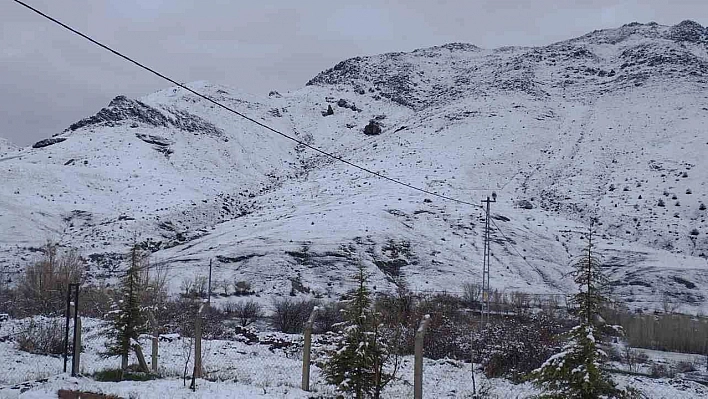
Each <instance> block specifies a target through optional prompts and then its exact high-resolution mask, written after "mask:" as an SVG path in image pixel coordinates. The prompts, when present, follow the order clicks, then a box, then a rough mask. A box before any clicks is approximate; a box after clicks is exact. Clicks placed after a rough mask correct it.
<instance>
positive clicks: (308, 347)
mask: <svg viewBox="0 0 708 399" xmlns="http://www.w3.org/2000/svg"><path fill="white" fill-rule="evenodd" d="M317 310H318V309H317V307H316V306H315V308H314V309H312V313H310V318H308V319H307V322H306V323H305V344H304V346H303V348H302V390H303V391H309V390H310V353H311V351H312V325H313V324H314V323H315V315H316V314H317Z"/></svg>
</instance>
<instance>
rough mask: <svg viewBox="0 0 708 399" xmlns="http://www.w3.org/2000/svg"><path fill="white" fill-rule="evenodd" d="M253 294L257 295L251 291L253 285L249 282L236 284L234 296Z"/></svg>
mask: <svg viewBox="0 0 708 399" xmlns="http://www.w3.org/2000/svg"><path fill="white" fill-rule="evenodd" d="M253 294H255V292H254V291H253V290H252V289H251V283H249V282H248V281H237V282H235V283H234V295H236V296H244V295H253Z"/></svg>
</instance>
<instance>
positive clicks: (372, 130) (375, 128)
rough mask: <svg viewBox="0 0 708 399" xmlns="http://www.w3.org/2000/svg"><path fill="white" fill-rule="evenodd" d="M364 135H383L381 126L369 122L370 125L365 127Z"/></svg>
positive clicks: (375, 122) (374, 122)
mask: <svg viewBox="0 0 708 399" xmlns="http://www.w3.org/2000/svg"><path fill="white" fill-rule="evenodd" d="M364 134H366V135H368V136H376V135H379V134H381V125H379V123H378V122H377V121H374V120H372V121H369V124H368V125H366V127H364Z"/></svg>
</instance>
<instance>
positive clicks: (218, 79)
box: [0, 0, 708, 145]
mask: <svg viewBox="0 0 708 399" xmlns="http://www.w3.org/2000/svg"><path fill="white" fill-rule="evenodd" d="M24 1H26V2H27V3H29V4H31V5H33V6H35V7H37V8H39V9H41V10H43V11H45V12H46V13H48V14H50V15H52V16H54V17H55V18H57V19H59V20H61V21H63V22H65V23H67V24H69V25H71V26H73V27H75V28H76V29H78V30H80V31H82V32H84V33H86V34H88V35H90V36H93V37H95V38H96V39H97V40H99V41H102V42H104V43H106V44H108V45H110V46H113V47H115V48H116V49H117V50H119V51H122V52H124V53H126V54H127V55H129V56H132V57H134V58H136V59H137V60H138V61H141V62H143V63H145V64H147V65H148V66H151V67H153V68H156V69H157V70H160V71H162V72H164V73H165V74H167V75H170V76H172V77H174V78H175V79H176V80H178V81H182V82H190V81H195V80H209V81H212V82H214V83H219V84H223V85H226V86H231V87H235V88H240V89H242V90H244V91H247V92H252V93H255V94H266V93H268V91H270V90H278V91H283V92H284V91H288V90H294V89H297V88H299V87H301V86H303V85H304V84H305V82H307V80H309V79H310V78H311V77H313V76H314V75H316V74H317V73H318V72H320V71H322V70H324V69H327V68H329V67H331V66H333V65H334V64H335V63H337V62H339V61H341V60H343V59H346V58H350V57H354V56H357V55H369V54H378V53H383V52H389V51H410V50H413V49H416V48H420V47H427V46H433V45H438V44H443V43H448V42H467V43H473V44H476V45H478V46H480V47H486V48H494V47H500V46H507V45H522V46H532V45H545V44H549V43H552V42H555V41H560V40H565V39H569V38H571V37H576V36H580V35H582V34H585V33H587V32H590V31H592V30H595V29H602V28H613V27H618V26H620V25H622V24H625V23H628V22H632V21H638V22H649V21H656V22H658V23H660V24H663V25H673V24H676V23H678V22H680V21H682V20H684V19H693V20H695V21H697V22H699V23H701V24H702V25H706V24H708V1H706V0H694V1H679V0H677V1H674V0H672V1H666V0H662V1H639V0H635V1H610V0H597V1H592V0H575V1H564V0H533V1H507V0H488V1H476V0H437V1H436V0H408V1H403V0H388V1H386V0H363V1H339V0H323V1H315V0H279V1H246V0H211V1H209V0H201V1H187V0H24ZM0 33H1V35H0V137H5V138H7V139H9V140H10V141H11V142H13V143H15V144H18V145H28V144H31V143H33V142H35V141H37V140H39V139H42V138H45V137H49V136H51V135H52V134H54V133H58V132H60V131H62V130H63V129H64V128H66V127H67V126H68V125H69V124H71V123H72V122H75V121H77V120H78V119H81V118H82V117H86V116H89V115H91V114H93V113H95V112H96V111H98V110H99V109H100V108H101V107H103V106H105V105H106V104H108V102H109V101H110V100H111V99H112V98H113V97H115V96H116V95H118V94H126V95H128V96H133V97H136V96H141V95H144V94H148V93H150V92H153V91H155V90H158V89H161V88H164V87H167V86H168V84H167V83H166V82H163V81H160V80H159V79H158V78H156V77H153V76H152V75H150V74H148V73H147V72H145V71H142V70H140V69H138V68H136V67H135V66H133V65H130V64H128V63H127V62H125V61H122V60H120V59H119V58H117V57H116V56H114V55H112V54H110V53H108V52H106V51H105V50H102V49H99V48H97V47H95V46H94V45H91V44H90V43H88V42H86V41H85V40H83V39H81V38H79V37H78V36H74V35H71V34H70V33H68V32H67V31H63V30H61V29H60V28H58V27H57V26H55V25H52V24H50V23H49V22H48V21H46V20H44V19H42V18H40V17H39V16H38V15H36V14H34V13H32V12H30V11H29V10H27V9H25V8H23V7H21V6H20V5H18V4H16V3H15V2H14V1H12V0H0Z"/></svg>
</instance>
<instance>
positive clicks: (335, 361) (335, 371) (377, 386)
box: [324, 265, 397, 399]
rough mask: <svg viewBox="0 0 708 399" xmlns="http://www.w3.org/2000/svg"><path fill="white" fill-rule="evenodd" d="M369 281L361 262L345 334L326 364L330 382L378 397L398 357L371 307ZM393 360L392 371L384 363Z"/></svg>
mask: <svg viewBox="0 0 708 399" xmlns="http://www.w3.org/2000/svg"><path fill="white" fill-rule="evenodd" d="M367 281H368V275H367V273H366V271H365V269H364V267H363V266H362V265H360V266H359V271H358V274H357V282H358V286H357V288H356V290H354V292H353V293H352V299H351V300H350V302H349V305H348V306H347V309H346V311H345V322H344V323H342V324H340V327H342V331H341V332H342V334H343V336H342V338H341V340H340V341H339V342H338V344H337V348H336V349H335V350H334V351H332V352H331V353H330V359H329V360H328V361H327V362H326V363H325V367H324V374H325V377H326V379H327V382H328V383H330V384H333V385H336V386H337V387H338V389H339V390H340V391H342V392H347V393H350V394H353V395H354V397H355V398H357V399H361V398H365V397H374V398H378V397H379V395H380V394H381V390H382V389H383V387H384V386H385V385H386V384H387V383H388V382H389V381H391V380H392V379H393V377H394V375H395V372H396V368H397V357H396V358H395V359H394V358H393V357H394V355H392V354H391V353H390V350H389V347H388V344H387V343H386V340H385V339H384V338H383V335H384V334H382V326H381V324H380V323H379V317H378V315H377V314H376V313H375V312H374V310H373V309H372V300H371V293H370V291H369V289H368V288H367V286H366V283H367ZM391 360H395V362H394V369H393V372H391V373H389V372H387V371H386V370H385V367H386V366H387V365H388V363H390V361H391Z"/></svg>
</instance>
